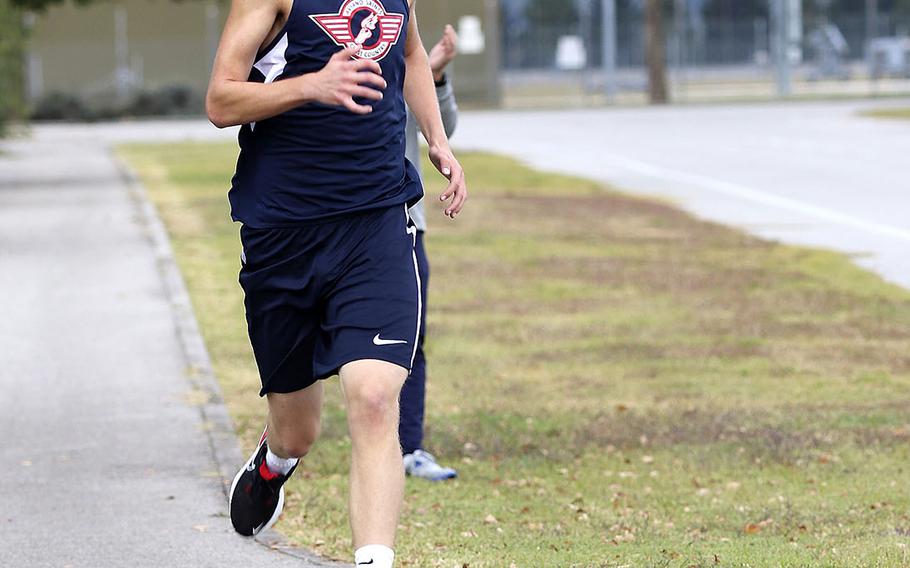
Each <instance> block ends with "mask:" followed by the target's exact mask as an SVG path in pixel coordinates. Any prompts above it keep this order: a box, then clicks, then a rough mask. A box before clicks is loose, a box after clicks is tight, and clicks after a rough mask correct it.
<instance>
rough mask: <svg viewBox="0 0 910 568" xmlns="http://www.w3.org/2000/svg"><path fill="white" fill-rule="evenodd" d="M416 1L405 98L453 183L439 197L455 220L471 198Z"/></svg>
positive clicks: (434, 156)
mask: <svg viewBox="0 0 910 568" xmlns="http://www.w3.org/2000/svg"><path fill="white" fill-rule="evenodd" d="M415 4H416V0H414V2H412V3H411V17H410V22H409V24H408V39H407V44H405V56H404V57H405V65H406V66H407V74H406V76H405V83H404V96H405V100H406V101H407V103H408V107H409V108H410V109H411V112H412V113H413V114H414V118H415V119H417V124H418V125H420V130H421V132H423V136H424V138H426V140H427V144H429V145H430V160H431V161H432V162H433V165H434V166H436V169H437V170H439V172H440V173H442V175H444V176H445V177H446V178H447V179H448V180H449V186H448V187H447V188H446V190H445V191H444V192H443V193H442V195H440V196H439V199H440V201H448V200H449V199H451V202H450V203H449V204H448V207H447V208H446V210H445V214H446V215H448V216H449V217H451V218H453V219H454V218H455V216H456V215H458V213H459V212H460V211H461V209H462V208H463V207H464V202H465V200H467V198H468V189H467V185H466V183H465V176H464V170H462V168H461V164H459V163H458V160H457V159H455V156H454V155H453V154H452V150H451V148H449V139H448V138H447V137H446V132H445V128H444V127H443V124H442V118H441V116H440V114H439V102H438V100H437V99H436V89H435V86H434V84H433V73H432V71H431V70H430V60H429V58H428V57H427V51H426V49H424V47H423V42H422V41H421V40H420V31H419V30H418V27H417V12H416V7H415Z"/></svg>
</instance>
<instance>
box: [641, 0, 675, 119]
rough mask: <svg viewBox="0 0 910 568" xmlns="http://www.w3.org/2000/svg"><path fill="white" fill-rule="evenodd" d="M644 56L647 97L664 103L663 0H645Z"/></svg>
mask: <svg viewBox="0 0 910 568" xmlns="http://www.w3.org/2000/svg"><path fill="white" fill-rule="evenodd" d="M645 27H646V30H645V38H646V39H645V41H646V46H645V58H646V60H647V64H648V98H649V100H650V101H651V104H653V105H662V104H666V103H667V102H668V100H669V95H668V93H667V58H666V55H665V53H664V45H666V37H665V36H664V18H663V0H647V4H646V7H645Z"/></svg>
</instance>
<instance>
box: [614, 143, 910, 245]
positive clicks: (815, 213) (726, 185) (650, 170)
mask: <svg viewBox="0 0 910 568" xmlns="http://www.w3.org/2000/svg"><path fill="white" fill-rule="evenodd" d="M607 159H608V160H611V161H613V162H615V163H616V164H617V165H618V166H620V167H623V168H625V169H627V170H630V171H633V172H636V173H639V174H643V175H646V176H648V177H654V178H658V179H664V180H667V181H671V182H676V183H686V184H691V185H696V186H699V187H702V188H704V189H707V190H710V191H714V192H716V193H721V194H724V195H730V196H733V197H739V198H740V199H745V200H746V201H752V202H754V203H761V204H762V205H770V206H772V207H777V208H779V209H785V210H787V211H793V212H796V213H801V214H803V215H808V216H810V217H815V218H817V219H822V220H824V221H829V222H831V223H836V224H838V225H844V226H847V227H852V228H854V229H859V230H861V231H866V232H868V233H873V234H877V235H883V236H886V237H892V238H896V239H901V240H904V241H910V230H907V229H901V228H900V227H893V226H891V225H883V224H881V223H876V222H874V221H868V220H866V219H860V218H859V217H854V216H852V215H847V214H845V213H841V212H839V211H835V210H833V209H828V208H825V207H819V206H818V205H813V204H811V203H805V202H802V201H797V200H795V199H790V198H788V197H781V196H780V195H775V194H773V193H768V192H766V191H761V190H758V189H754V188H751V187H746V186H744V185H740V184H737V183H732V182H728V181H723V180H719V179H715V178H711V177H708V176H703V175H700V174H692V173H688V172H683V171H680V170H674V169H671V168H665V167H663V166H658V165H654V164H649V163H647V162H642V161H639V160H635V159H632V158H627V157H625V156H619V155H616V154H610V155H609V156H607Z"/></svg>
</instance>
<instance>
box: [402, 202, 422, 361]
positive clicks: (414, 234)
mask: <svg viewBox="0 0 910 568" xmlns="http://www.w3.org/2000/svg"><path fill="white" fill-rule="evenodd" d="M404 217H405V223H406V225H405V227H406V229H405V231H406V232H407V233H408V234H409V235H411V240H412V241H413V243H414V246H413V247H412V248H411V257H412V258H413V259H414V278H415V279H416V280H417V334H416V335H415V336H414V350H413V351H412V352H411V369H413V368H414V358H415V357H417V345H418V344H419V343H420V323H421V321H420V320H421V314H422V313H423V299H422V298H421V293H420V292H421V288H422V284H421V282H420V269H419V268H418V267H417V227H416V226H407V225H411V216H410V214H408V204H407V203H405V205H404ZM411 369H408V372H409V373H410V371H411Z"/></svg>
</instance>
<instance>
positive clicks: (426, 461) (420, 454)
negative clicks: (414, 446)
mask: <svg viewBox="0 0 910 568" xmlns="http://www.w3.org/2000/svg"><path fill="white" fill-rule="evenodd" d="M404 472H405V473H406V474H408V475H410V476H412V477H422V478H424V479H429V480H430V481H442V480H444V479H452V478H453V477H458V472H457V471H455V470H454V469H452V468H450V467H442V466H441V465H439V464H438V463H436V458H434V457H433V454H431V453H429V452H425V451H423V450H415V451H414V453H413V454H405V456H404Z"/></svg>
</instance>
